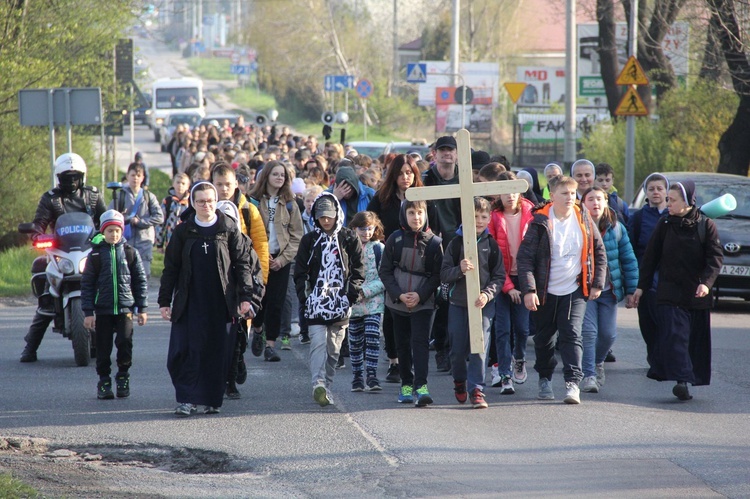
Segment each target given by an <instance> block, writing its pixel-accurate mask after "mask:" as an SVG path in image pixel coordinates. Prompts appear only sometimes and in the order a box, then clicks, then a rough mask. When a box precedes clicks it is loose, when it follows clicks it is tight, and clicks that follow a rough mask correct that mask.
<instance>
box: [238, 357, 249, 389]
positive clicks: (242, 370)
mask: <svg viewBox="0 0 750 499" xmlns="http://www.w3.org/2000/svg"><path fill="white" fill-rule="evenodd" d="M236 381H237V384H238V385H241V384H243V383H245V381H247V364H245V358H244V357H243V356H242V355H240V360H239V362H237V378H236Z"/></svg>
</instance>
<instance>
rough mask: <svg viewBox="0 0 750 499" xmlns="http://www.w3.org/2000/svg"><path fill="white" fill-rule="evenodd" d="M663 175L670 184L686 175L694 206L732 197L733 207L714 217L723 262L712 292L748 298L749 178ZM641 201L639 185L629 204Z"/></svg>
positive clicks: (749, 298) (723, 175) (700, 174)
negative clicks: (691, 183) (724, 195)
mask: <svg viewBox="0 0 750 499" xmlns="http://www.w3.org/2000/svg"><path fill="white" fill-rule="evenodd" d="M664 176H665V177H667V179H669V182H670V184H671V183H673V182H679V181H681V180H688V179H689V180H692V181H693V182H695V197H696V200H697V205H698V206H701V205H703V204H705V203H707V202H709V201H712V200H714V199H716V198H718V197H719V196H722V195H723V194H726V193H730V194H732V195H733V196H734V197H735V199H736V200H737V208H736V209H735V210H734V211H732V212H730V213H728V214H727V215H724V216H723V217H719V218H716V219H714V222H715V223H716V228H717V229H718V231H719V240H720V241H721V246H722V248H723V249H724V265H723V266H722V268H721V274H720V275H719V278H718V279H717V280H716V284H715V285H714V296H715V297H716V299H718V298H720V297H726V296H733V297H739V298H744V299H745V300H749V301H750V178H748V177H741V176H738V175H726V174H722V173H698V172H669V173H664ZM645 202H646V195H645V193H644V192H643V189H642V188H641V189H639V190H638V193H637V194H636V197H635V199H634V201H633V208H634V209H640V208H641V207H642V206H643V204H644V203H645Z"/></svg>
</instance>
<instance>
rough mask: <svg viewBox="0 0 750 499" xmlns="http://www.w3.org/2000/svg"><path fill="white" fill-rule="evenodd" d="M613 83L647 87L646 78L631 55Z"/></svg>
mask: <svg viewBox="0 0 750 499" xmlns="http://www.w3.org/2000/svg"><path fill="white" fill-rule="evenodd" d="M615 83H617V84H618V85H648V77H647V76H646V72H645V71H643V68H642V67H641V64H640V63H639V62H638V59H636V58H635V57H634V56H632V55H631V56H630V58H629V59H628V62H626V63H625V67H624V68H622V71H620V76H618V77H617V81H615Z"/></svg>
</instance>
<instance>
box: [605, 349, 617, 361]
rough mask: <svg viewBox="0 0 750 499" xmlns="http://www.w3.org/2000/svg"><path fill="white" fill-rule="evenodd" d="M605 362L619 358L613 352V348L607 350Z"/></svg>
mask: <svg viewBox="0 0 750 499" xmlns="http://www.w3.org/2000/svg"><path fill="white" fill-rule="evenodd" d="M604 362H617V358H616V357H615V354H613V353H612V350H610V351H609V352H607V356H606V357H604Z"/></svg>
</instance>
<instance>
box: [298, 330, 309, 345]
mask: <svg viewBox="0 0 750 499" xmlns="http://www.w3.org/2000/svg"><path fill="white" fill-rule="evenodd" d="M299 344H300V345H309V344H310V335H309V334H308V333H300V334H299Z"/></svg>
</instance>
